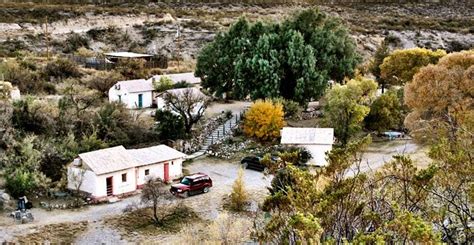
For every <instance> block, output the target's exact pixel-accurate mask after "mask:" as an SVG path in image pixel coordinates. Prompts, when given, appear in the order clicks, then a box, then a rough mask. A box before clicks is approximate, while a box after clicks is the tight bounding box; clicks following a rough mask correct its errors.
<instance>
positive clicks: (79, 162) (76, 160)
mask: <svg viewBox="0 0 474 245" xmlns="http://www.w3.org/2000/svg"><path fill="white" fill-rule="evenodd" d="M72 165H74V166H76V167H80V166H81V165H82V160H81V159H80V158H76V159H74V162H73V163H72Z"/></svg>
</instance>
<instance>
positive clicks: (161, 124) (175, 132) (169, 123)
mask: <svg viewBox="0 0 474 245" xmlns="http://www.w3.org/2000/svg"><path fill="white" fill-rule="evenodd" d="M155 120H156V122H157V125H156V127H155V130H156V131H157V132H158V133H159V135H160V139H161V140H176V139H182V138H184V137H185V136H186V133H185V129H184V122H183V119H181V117H180V116H178V115H176V114H174V113H172V112H170V111H163V110H157V111H156V114H155Z"/></svg>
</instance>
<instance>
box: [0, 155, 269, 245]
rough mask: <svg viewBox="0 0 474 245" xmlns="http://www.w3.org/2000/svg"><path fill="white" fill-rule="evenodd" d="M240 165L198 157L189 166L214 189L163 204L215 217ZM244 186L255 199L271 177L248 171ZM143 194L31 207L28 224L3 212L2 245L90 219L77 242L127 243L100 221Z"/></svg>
mask: <svg viewBox="0 0 474 245" xmlns="http://www.w3.org/2000/svg"><path fill="white" fill-rule="evenodd" d="M239 167H240V164H239V163H237V162H229V161H225V160H218V159H212V158H202V159H196V160H194V161H193V162H192V163H191V164H189V165H188V166H186V167H185V168H187V169H188V170H189V172H190V173H194V172H203V173H206V174H208V175H209V176H210V177H211V179H212V181H213V188H211V191H210V192H209V193H207V194H202V195H196V196H191V197H189V198H186V199H181V198H172V199H171V201H166V202H165V203H163V205H170V204H171V203H175V202H178V201H183V202H184V203H185V204H186V205H188V206H190V207H192V208H194V209H195V211H196V212H197V213H198V214H199V215H200V216H201V217H202V218H204V219H214V218H216V217H217V215H218V214H219V212H220V211H221V210H222V198H223V197H225V196H226V195H228V194H229V193H230V192H231V190H232V184H233V182H234V180H235V179H236V177H237V172H238V169H239ZM244 178H245V185H246V187H247V190H248V191H249V192H250V193H251V194H252V196H253V197H254V198H255V197H256V198H258V199H260V198H262V199H263V198H264V197H265V196H266V194H267V189H266V187H267V186H269V184H270V181H271V177H269V176H264V175H263V174H262V173H260V172H256V171H252V170H245V175H244ZM139 203H140V195H135V196H132V197H129V198H126V199H123V200H121V201H119V202H117V203H112V204H102V205H94V206H88V207H86V208H84V209H81V210H77V211H71V210H57V211H56V210H55V211H52V212H49V211H46V210H43V209H39V208H34V209H32V210H31V212H32V213H33V215H34V217H35V221H34V222H33V223H29V224H23V225H20V224H16V223H15V222H14V221H13V220H12V219H11V218H8V217H6V216H7V215H8V214H3V215H2V216H1V217H0V244H1V243H3V242H5V241H12V239H13V238H14V237H15V236H18V235H20V234H25V233H30V232H32V231H34V230H35V229H36V228H37V227H38V226H42V225H47V224H58V223H64V222H79V221H85V220H87V221H89V224H90V225H89V230H88V231H87V232H86V233H85V234H83V235H81V236H80V237H79V238H78V240H77V243H78V244H95V243H101V242H104V241H105V243H107V244H109V243H114V244H115V243H124V242H125V243H126V241H123V240H121V239H120V235H119V234H118V233H117V232H116V231H114V230H113V229H111V228H110V227H108V228H104V227H103V224H102V222H101V220H103V219H104V218H106V217H108V216H113V215H120V214H122V212H123V209H124V208H125V207H127V206H128V205H130V204H139Z"/></svg>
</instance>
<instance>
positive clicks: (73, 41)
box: [63, 32, 89, 53]
mask: <svg viewBox="0 0 474 245" xmlns="http://www.w3.org/2000/svg"><path fill="white" fill-rule="evenodd" d="M79 48H89V39H88V38H87V37H85V36H83V35H81V34H79V33H74V32H71V33H70V34H69V36H68V37H67V38H66V40H65V41H64V43H63V52H64V53H74V52H76V51H77V50H78V49H79Z"/></svg>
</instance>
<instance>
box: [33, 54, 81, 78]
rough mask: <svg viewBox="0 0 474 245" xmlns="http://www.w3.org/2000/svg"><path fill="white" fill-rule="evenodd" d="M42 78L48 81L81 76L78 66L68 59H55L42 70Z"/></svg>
mask: <svg viewBox="0 0 474 245" xmlns="http://www.w3.org/2000/svg"><path fill="white" fill-rule="evenodd" d="M42 73H43V76H44V78H45V79H47V80H49V79H51V78H55V79H60V80H62V79H66V78H78V77H81V76H82V73H81V72H80V70H79V66H78V65H77V64H76V63H74V62H72V61H71V60H68V59H63V58H60V59H57V60H54V61H51V62H49V63H48V64H46V66H45V67H44V69H43V72H42Z"/></svg>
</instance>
